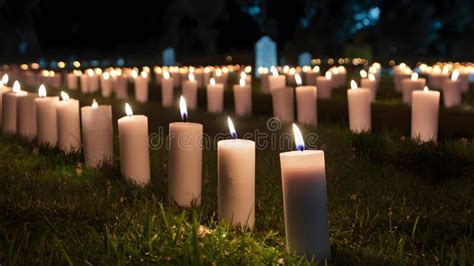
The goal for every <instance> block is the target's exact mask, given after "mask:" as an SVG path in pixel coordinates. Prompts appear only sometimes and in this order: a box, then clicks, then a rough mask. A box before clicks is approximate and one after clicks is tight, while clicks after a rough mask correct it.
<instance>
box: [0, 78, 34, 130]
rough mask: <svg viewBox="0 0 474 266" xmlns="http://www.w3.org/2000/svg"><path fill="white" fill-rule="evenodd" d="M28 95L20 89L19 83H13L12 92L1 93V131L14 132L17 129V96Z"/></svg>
mask: <svg viewBox="0 0 474 266" xmlns="http://www.w3.org/2000/svg"><path fill="white" fill-rule="evenodd" d="M26 95H28V93H27V92H26V91H23V90H21V87H20V83H19V82H18V81H15V82H14V83H13V89H12V92H9V93H6V94H5V95H3V106H2V107H3V125H2V130H3V133H6V134H16V133H17V129H18V124H17V121H18V116H17V114H18V98H19V97H25V96H26Z"/></svg>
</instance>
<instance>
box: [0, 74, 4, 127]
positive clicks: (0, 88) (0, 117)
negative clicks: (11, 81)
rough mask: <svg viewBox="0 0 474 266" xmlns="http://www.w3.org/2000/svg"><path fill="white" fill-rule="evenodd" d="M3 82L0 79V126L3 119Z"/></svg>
mask: <svg viewBox="0 0 474 266" xmlns="http://www.w3.org/2000/svg"><path fill="white" fill-rule="evenodd" d="M3 90H4V86H3V82H1V81H0V128H1V127H2V121H3Z"/></svg>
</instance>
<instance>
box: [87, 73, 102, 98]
mask: <svg viewBox="0 0 474 266" xmlns="http://www.w3.org/2000/svg"><path fill="white" fill-rule="evenodd" d="M87 75H88V76H89V78H88V81H89V85H88V89H89V93H94V92H97V91H99V76H98V75H96V74H95V72H94V70H93V69H88V70H87Z"/></svg>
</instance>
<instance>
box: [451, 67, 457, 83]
mask: <svg viewBox="0 0 474 266" xmlns="http://www.w3.org/2000/svg"><path fill="white" fill-rule="evenodd" d="M458 78H459V70H457V69H455V70H454V71H453V74H451V80H452V81H456V80H458Z"/></svg>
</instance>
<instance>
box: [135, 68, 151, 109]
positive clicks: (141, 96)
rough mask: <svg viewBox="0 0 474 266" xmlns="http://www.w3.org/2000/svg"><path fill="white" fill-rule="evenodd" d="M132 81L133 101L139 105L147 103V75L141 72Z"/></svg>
mask: <svg viewBox="0 0 474 266" xmlns="http://www.w3.org/2000/svg"><path fill="white" fill-rule="evenodd" d="M134 73H135V72H134ZM134 81H135V100H137V101H138V102H141V103H144V102H148V73H147V72H145V71H143V72H142V73H141V74H140V75H135V76H134Z"/></svg>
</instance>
